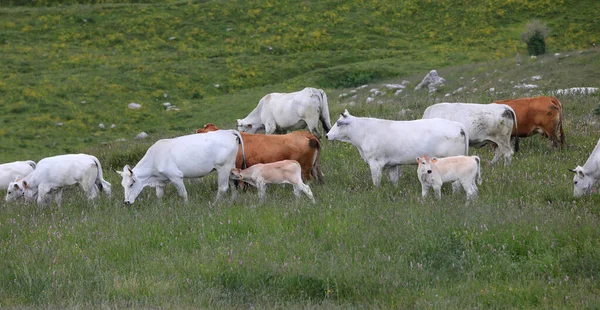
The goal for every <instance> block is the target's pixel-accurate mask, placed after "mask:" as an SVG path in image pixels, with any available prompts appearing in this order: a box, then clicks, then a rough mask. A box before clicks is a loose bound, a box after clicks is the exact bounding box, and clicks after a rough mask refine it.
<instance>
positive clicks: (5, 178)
mask: <svg viewBox="0 0 600 310" xmlns="http://www.w3.org/2000/svg"><path fill="white" fill-rule="evenodd" d="M33 169H35V162H34V161H33V160H26V161H15V162H12V163H6V164H1V165H0V188H7V187H8V184H10V182H13V181H15V179H17V178H20V177H24V176H26V175H28V174H30V173H31V172H32V171H33Z"/></svg>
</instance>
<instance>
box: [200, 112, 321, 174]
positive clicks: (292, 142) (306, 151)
mask: <svg viewBox="0 0 600 310" xmlns="http://www.w3.org/2000/svg"><path fill="white" fill-rule="evenodd" d="M215 130H219V128H217V126H215V125H214V124H210V123H209V124H206V125H204V127H203V128H200V129H198V130H196V132H197V133H204V132H209V131H215ZM240 134H241V135H242V139H243V140H244V149H245V153H246V165H247V167H251V166H253V165H255V164H259V163H262V164H266V163H272V162H276V161H281V160H285V159H291V160H295V161H297V162H298V163H299V164H300V166H301V167H302V178H303V179H304V180H305V181H309V180H311V179H312V178H313V177H314V178H315V179H317V181H318V182H319V183H322V182H323V179H324V175H323V172H322V171H321V165H320V153H321V142H319V139H317V137H315V135H313V134H311V133H310V132H307V131H293V132H291V133H288V134H285V135H265V134H251V133H245V132H240ZM235 166H236V167H237V168H242V154H241V150H240V151H238V156H237V160H236V163H235Z"/></svg>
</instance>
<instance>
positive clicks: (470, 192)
mask: <svg viewBox="0 0 600 310" xmlns="http://www.w3.org/2000/svg"><path fill="white" fill-rule="evenodd" d="M462 185H463V188H464V189H465V191H466V192H467V202H468V201H471V200H473V199H475V198H476V197H477V185H476V184H475V179H473V180H472V181H471V182H467V181H465V182H464V183H463V184H462Z"/></svg>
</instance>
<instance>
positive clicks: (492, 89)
mask: <svg viewBox="0 0 600 310" xmlns="http://www.w3.org/2000/svg"><path fill="white" fill-rule="evenodd" d="M488 91H489V92H490V93H493V92H495V91H496V89H495V88H493V87H490V89H488Z"/></svg>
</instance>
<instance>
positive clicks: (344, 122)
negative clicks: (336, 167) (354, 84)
mask: <svg viewBox="0 0 600 310" xmlns="http://www.w3.org/2000/svg"><path fill="white" fill-rule="evenodd" d="M351 118H352V115H350V112H348V110H346V109H344V112H342V113H341V114H340V118H338V120H337V122H335V124H334V125H333V127H331V129H330V130H329V132H327V134H326V135H325V137H327V140H338V141H342V142H350V138H349V136H348V130H349V128H348V127H349V126H348V125H350V124H351V123H352V119H351Z"/></svg>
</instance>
